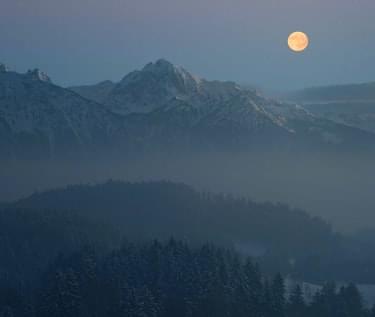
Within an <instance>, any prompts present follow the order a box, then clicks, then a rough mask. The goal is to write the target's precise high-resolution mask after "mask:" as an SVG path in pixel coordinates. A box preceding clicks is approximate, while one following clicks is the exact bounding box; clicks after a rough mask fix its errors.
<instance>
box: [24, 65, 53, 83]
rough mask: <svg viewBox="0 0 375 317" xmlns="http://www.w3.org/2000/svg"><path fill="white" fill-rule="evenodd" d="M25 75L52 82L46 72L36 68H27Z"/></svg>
mask: <svg viewBox="0 0 375 317" xmlns="http://www.w3.org/2000/svg"><path fill="white" fill-rule="evenodd" d="M27 76H29V77H30V78H32V79H33V80H39V81H44V82H47V83H52V81H51V78H50V77H49V76H48V75H47V74H46V73H44V72H42V71H41V70H39V69H38V68H36V69H34V70H29V71H28V72H27Z"/></svg>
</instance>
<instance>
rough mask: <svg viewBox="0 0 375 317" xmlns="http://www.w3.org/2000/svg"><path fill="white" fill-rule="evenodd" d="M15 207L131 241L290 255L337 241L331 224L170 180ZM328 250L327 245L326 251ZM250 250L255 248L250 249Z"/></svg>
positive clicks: (60, 195)
mask: <svg viewBox="0 0 375 317" xmlns="http://www.w3.org/2000/svg"><path fill="white" fill-rule="evenodd" d="M11 206H12V207H16V208H34V209H49V210H69V211H73V210H74V211H75V212H76V214H78V215H80V216H81V217H83V218H85V219H90V220H92V221H99V222H100V223H105V224H107V225H111V226H115V227H116V229H117V230H120V231H121V232H122V234H123V235H125V236H127V237H131V238H141V239H144V238H151V239H154V238H161V239H168V238H169V237H171V236H174V237H179V238H183V239H184V240H187V241H190V242H202V241H203V242H204V241H215V242H219V243H221V244H225V245H230V246H232V245H234V244H237V243H239V244H241V245H246V243H248V242H249V243H250V242H252V243H253V244H257V245H258V246H259V247H260V248H262V249H264V252H268V251H271V250H278V252H285V251H288V252H290V253H291V254H293V253H301V252H303V253H304V252H306V251H307V250H315V249H318V247H319V249H320V250H322V248H323V249H324V248H329V247H331V246H334V245H335V244H336V242H337V237H336V236H335V234H334V233H333V232H332V229H331V226H330V225H329V224H327V223H326V222H324V221H323V220H321V219H319V218H313V217H310V216H309V215H308V214H307V213H305V212H303V211H298V210H293V209H291V208H289V207H288V206H286V205H281V204H277V205H275V204H271V203H255V202H253V201H250V200H246V199H236V198H233V197H230V196H227V195H220V194H210V193H200V192H197V191H195V190H194V189H192V188H191V187H189V186H186V185H184V184H175V183H170V182H151V183H135V184H134V183H122V182H115V181H110V182H107V183H105V184H100V185H95V186H90V185H79V186H70V187H67V188H65V189H58V190H52V191H48V192H44V193H38V194H34V195H32V196H31V197H29V198H27V199H24V200H21V201H18V202H16V203H14V204H12V205H11ZM322 246H323V247H322ZM249 251H250V250H249Z"/></svg>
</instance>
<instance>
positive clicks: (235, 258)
mask: <svg viewBox="0 0 375 317" xmlns="http://www.w3.org/2000/svg"><path fill="white" fill-rule="evenodd" d="M36 285H37V287H36V288H35V290H34V291H33V292H27V291H25V290H22V287H21V288H19V289H18V290H17V289H14V288H12V287H10V286H7V283H6V280H5V281H3V282H2V284H1V289H0V294H1V297H0V316H4V317H5V316H7V317H10V316H28V317H29V316H38V317H50V316H56V317H69V316H72V317H73V316H74V317H86V316H111V317H120V316H129V317H146V316H149V317H156V316H165V317H169V316H197V317H199V316H202V317H207V316H215V317H220V316H236V317H241V316H243V317H245V316H259V317H280V316H281V317H282V316H285V317H297V316H298V317H304V316H306V317H307V316H311V317H313V316H322V317H336V316H337V317H341V316H346V317H361V316H364V317H365V316H366V317H367V316H375V314H374V312H373V311H371V310H367V309H365V308H364V306H363V303H362V300H361V296H360V294H359V292H358V290H357V288H356V286H355V285H354V284H349V285H347V286H343V287H341V288H339V289H338V288H337V287H336V286H335V285H334V284H333V283H327V284H325V285H324V286H323V288H322V289H321V291H319V292H318V293H317V294H315V296H314V298H313V301H312V302H311V303H306V302H305V300H304V298H303V294H302V291H301V288H300V286H299V285H296V287H295V288H294V289H293V290H292V291H291V292H290V294H287V293H286V290H285V285H284V279H283V277H282V276H281V275H280V274H276V275H275V276H268V275H264V274H263V273H262V271H261V269H260V268H259V266H258V265H257V264H256V263H255V262H253V261H252V260H251V259H249V258H244V257H241V256H240V255H238V254H237V253H235V252H233V251H229V250H227V249H223V248H218V247H215V246H213V245H209V244H206V245H203V246H201V247H199V248H198V247H197V248H192V247H189V246H188V245H187V244H186V243H183V242H180V241H176V240H174V239H171V240H169V241H168V242H165V243H160V242H158V241H156V240H155V241H152V242H149V243H142V244H133V243H129V242H124V243H123V244H122V246H121V247H120V248H118V249H116V250H113V251H111V252H109V253H106V254H100V252H98V251H97V250H96V249H95V248H94V247H85V248H82V249H81V250H80V251H78V252H75V253H73V254H71V255H68V256H63V255H60V256H58V257H57V258H56V259H55V260H54V261H53V262H52V263H51V264H50V265H49V266H48V268H47V269H46V270H45V271H44V272H43V274H42V276H41V278H40V279H39V280H38V281H37V282H36Z"/></svg>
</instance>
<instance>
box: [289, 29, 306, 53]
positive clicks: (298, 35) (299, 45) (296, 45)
mask: <svg viewBox="0 0 375 317" xmlns="http://www.w3.org/2000/svg"><path fill="white" fill-rule="evenodd" d="M288 46H289V48H290V49H291V50H292V51H293V52H298V53H299V52H303V51H304V50H305V49H306V48H307V47H308V46H309V37H308V36H307V34H306V33H303V32H293V33H292V34H290V35H289V37H288Z"/></svg>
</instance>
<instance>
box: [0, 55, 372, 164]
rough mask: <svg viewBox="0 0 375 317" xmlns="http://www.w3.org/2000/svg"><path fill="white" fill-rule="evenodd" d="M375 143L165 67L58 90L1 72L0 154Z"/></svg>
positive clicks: (34, 76)
mask: <svg viewBox="0 0 375 317" xmlns="http://www.w3.org/2000/svg"><path fill="white" fill-rule="evenodd" d="M373 140H374V135H373V134H372V133H370V132H368V131H363V130H362V129H358V128H357V127H353V126H349V125H347V124H345V122H335V121H334V120H330V119H329V118H324V117H322V116H319V115H317V114H314V113H313V112H312V111H309V110H308V109H306V108H304V107H302V106H300V105H298V104H297V103H288V102H279V101H276V100H274V99H270V98H267V97H265V96H263V95H261V94H259V93H258V92H257V91H256V90H254V89H248V88H243V87H241V86H240V85H237V84H236V83H233V82H220V81H208V80H205V79H201V78H198V77H196V76H194V75H192V74H191V73H189V72H188V71H187V70H185V69H184V68H182V67H179V66H175V65H173V64H172V63H170V62H168V61H166V60H163V59H161V60H158V61H156V62H155V63H149V64H148V65H146V66H145V67H144V68H143V69H142V70H138V71H134V72H131V73H130V74H128V75H126V76H125V77H124V78H123V79H122V80H121V81H120V82H117V83H114V82H111V81H104V82H101V83H99V84H97V85H93V86H80V87H70V88H63V87H60V86H58V85H56V84H54V83H53V82H52V81H51V79H50V78H49V77H48V76H47V75H46V74H44V73H43V72H41V71H40V70H38V69H36V70H32V71H28V72H27V73H25V74H20V73H16V72H12V71H9V69H8V68H7V67H6V66H5V65H2V64H1V66H0V148H1V151H0V153H1V154H0V155H1V156H3V157H4V156H5V157H16V158H17V157H28V156H30V155H33V156H40V155H43V156H45V155H48V156H54V155H60V154H61V153H64V154H66V153H75V152H77V151H87V150H103V149H106V148H107V149H112V148H116V149H118V148H121V149H125V150H126V151H128V152H129V151H134V150H140V149H141V150H145V149H154V148H163V149H166V148H167V149H172V148H178V149H192V148H193V149H208V148H211V149H224V148H228V147H229V148H236V149H241V150H244V149H246V150H247V149H254V148H258V147H264V148H267V149H268V148H274V147H276V148H289V147H293V146H295V145H298V146H301V145H303V146H304V147H312V146H318V147H328V148H337V147H340V148H350V149H351V148H352V147H353V146H354V147H358V146H362V145H363V146H365V147H368V146H369V145H372V143H373Z"/></svg>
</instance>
